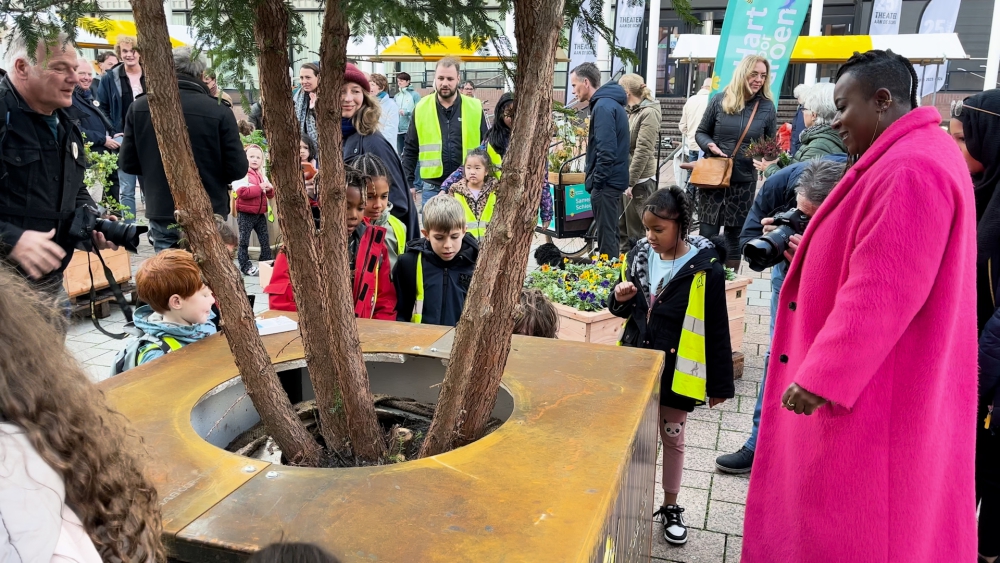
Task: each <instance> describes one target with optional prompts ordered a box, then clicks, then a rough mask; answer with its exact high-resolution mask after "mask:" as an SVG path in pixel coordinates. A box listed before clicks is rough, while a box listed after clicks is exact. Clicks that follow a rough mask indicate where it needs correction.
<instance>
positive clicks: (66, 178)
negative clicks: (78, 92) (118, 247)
mask: <svg viewBox="0 0 1000 563" xmlns="http://www.w3.org/2000/svg"><path fill="white" fill-rule="evenodd" d="M6 47H7V51H6V55H5V57H4V60H3V63H2V65H0V66H3V68H5V69H7V75H6V77H5V78H3V80H2V81H0V118H2V119H4V121H2V122H0V157H2V158H0V259H2V260H3V261H5V262H8V263H10V264H12V265H14V266H16V267H17V271H18V273H20V274H21V275H22V276H24V277H26V278H28V279H29V280H30V282H31V285H32V287H34V288H35V289H36V290H37V291H39V292H42V293H44V294H46V295H47V296H48V297H49V298H50V299H53V300H58V301H65V300H66V296H65V291H64V290H63V285H62V277H63V276H62V272H63V270H64V269H65V268H66V266H67V265H68V264H69V262H70V260H71V259H72V255H73V249H74V248H75V246H76V244H77V243H79V242H81V241H80V239H79V238H75V237H73V236H71V228H70V227H71V226H72V225H73V223H74V221H73V219H74V217H75V216H76V215H77V214H78V213H79V210H81V209H82V208H83V207H84V206H94V205H95V204H94V200H93V199H91V197H90V195H89V194H88V193H87V189H86V187H85V186H84V183H83V173H84V170H85V168H86V165H87V162H86V157H85V156H84V152H83V137H82V135H81V134H80V130H79V129H78V128H77V126H76V125H75V122H74V121H73V118H72V116H71V115H70V114H69V113H68V112H67V108H69V107H70V106H72V105H73V90H74V88H75V87H76V85H77V84H78V80H79V79H78V77H77V55H76V50H75V49H74V46H73V45H72V44H71V43H69V42H68V40H67V38H66V36H65V35H61V36H60V37H59V38H58V39H56V40H53V41H51V42H50V43H48V44H46V43H43V42H40V43H39V44H37V45H32V46H31V47H30V48H31V49H33V50H34V55H35V56H34V58H35V60H36V61H37V62H35V63H33V62H32V61H31V58H32V57H30V56H29V54H28V49H29V47H28V45H27V44H26V42H25V39H24V37H23V36H22V35H21V34H19V33H17V32H16V31H14V32H12V33H11V36H10V37H9V39H8V43H7V45H6ZM88 234H90V235H91V236H92V241H93V243H94V244H95V245H96V247H97V248H101V249H103V248H108V247H110V245H108V244H107V242H106V241H105V239H104V236H103V235H101V234H100V233H97V232H96V231H95V232H93V233H88Z"/></svg>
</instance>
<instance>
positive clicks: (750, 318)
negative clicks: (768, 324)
mask: <svg viewBox="0 0 1000 563" xmlns="http://www.w3.org/2000/svg"><path fill="white" fill-rule="evenodd" d="M743 324H744V325H745V326H750V325H756V324H760V315H744V316H743Z"/></svg>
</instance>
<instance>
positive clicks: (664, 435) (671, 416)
mask: <svg viewBox="0 0 1000 563" xmlns="http://www.w3.org/2000/svg"><path fill="white" fill-rule="evenodd" d="M687 415H688V413H686V412H684V411H682V410H677V409H674V408H670V407H665V406H663V405H660V424H659V426H660V441H662V442H663V492H665V493H668V494H677V493H679V492H681V473H682V472H683V471H684V424H685V422H687Z"/></svg>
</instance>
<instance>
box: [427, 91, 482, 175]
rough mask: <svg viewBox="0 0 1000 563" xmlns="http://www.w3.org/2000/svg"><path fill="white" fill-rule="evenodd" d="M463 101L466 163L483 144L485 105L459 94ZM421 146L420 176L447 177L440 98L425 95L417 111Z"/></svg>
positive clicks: (463, 144)
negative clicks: (438, 101) (442, 150)
mask: <svg viewBox="0 0 1000 563" xmlns="http://www.w3.org/2000/svg"><path fill="white" fill-rule="evenodd" d="M459 98H460V100H461V102H462V107H461V112H462V118H461V121H462V149H463V151H462V163H463V164H464V163H465V157H466V156H468V155H469V153H470V152H472V151H473V150H475V149H476V147H478V146H479V145H480V144H482V143H481V141H482V135H481V133H480V130H479V126H480V124H481V123H482V119H483V118H482V115H483V104H482V102H480V101H479V100H477V99H476V98H473V97H470V96H462V95H459ZM413 119H414V126H416V128H417V143H418V145H419V155H418V156H417V160H419V162H420V177H421V178H425V179H428V180H430V179H433V178H440V177H441V176H444V161H443V160H441V158H442V157H441V147H442V144H441V142H442V141H441V123H440V122H439V121H438V110H437V96H436V95H435V96H424V97H423V98H422V99H421V100H420V101H419V102H417V107H416V108H415V109H414V110H413Z"/></svg>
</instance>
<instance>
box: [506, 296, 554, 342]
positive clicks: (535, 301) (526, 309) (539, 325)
mask: <svg viewBox="0 0 1000 563" xmlns="http://www.w3.org/2000/svg"><path fill="white" fill-rule="evenodd" d="M558 331H559V313H558V312H557V311H556V308H555V307H553V306H552V302H551V301H549V298H548V297H545V294H544V293H542V290H540V289H537V288H530V289H527V288H526V289H522V290H521V301H520V302H519V303H518V304H517V307H516V308H515V309H514V334H523V335H524V336H538V337H540V338H556V333H557V332H558Z"/></svg>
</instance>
